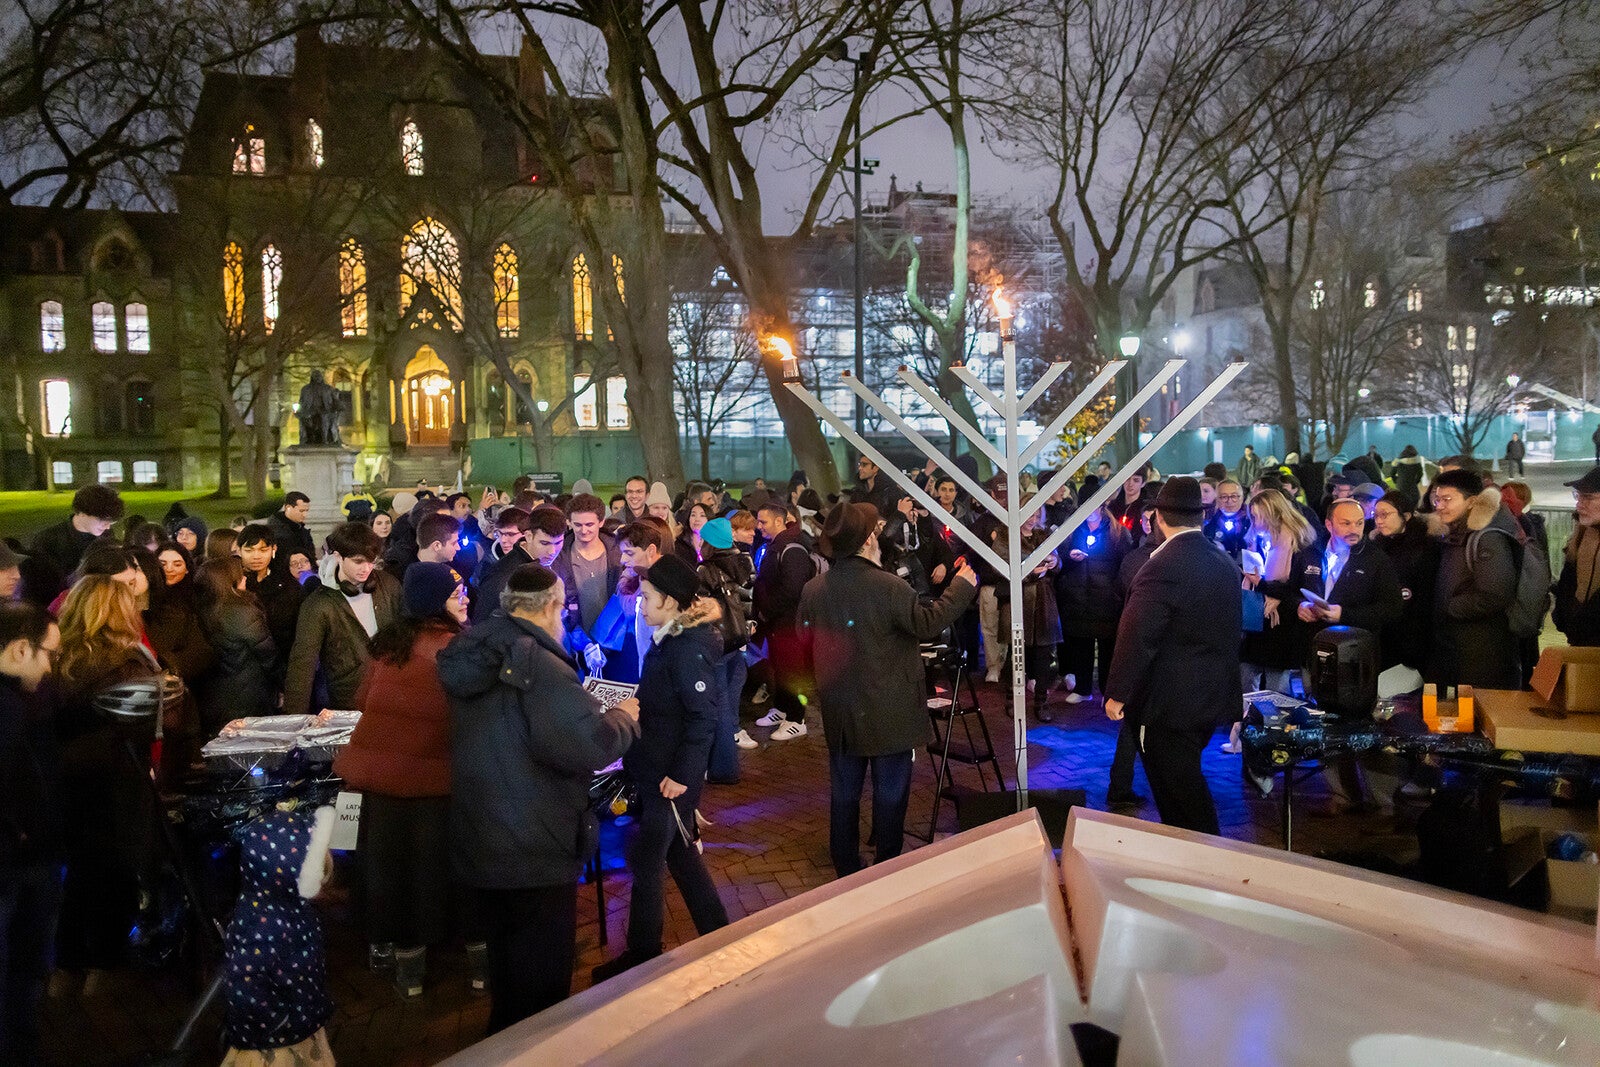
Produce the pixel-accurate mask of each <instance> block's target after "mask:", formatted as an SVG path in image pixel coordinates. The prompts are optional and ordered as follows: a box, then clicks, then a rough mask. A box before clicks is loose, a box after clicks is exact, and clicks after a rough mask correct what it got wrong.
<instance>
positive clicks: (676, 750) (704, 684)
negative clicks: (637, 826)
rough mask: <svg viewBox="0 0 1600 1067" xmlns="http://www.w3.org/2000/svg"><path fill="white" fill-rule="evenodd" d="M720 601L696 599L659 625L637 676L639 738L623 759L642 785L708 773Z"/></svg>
mask: <svg viewBox="0 0 1600 1067" xmlns="http://www.w3.org/2000/svg"><path fill="white" fill-rule="evenodd" d="M720 614H721V613H720V612H719V611H718V609H717V602H716V601H714V600H712V599H710V598H709V597H701V598H700V599H699V600H696V601H695V602H694V603H693V604H692V605H691V606H690V608H689V610H688V611H686V612H684V613H683V614H682V615H680V616H678V618H677V619H674V620H673V621H672V622H669V623H667V624H666V625H665V626H663V627H661V628H660V629H658V630H657V631H656V633H655V638H656V640H655V642H654V644H652V645H651V647H650V650H649V651H647V652H646V653H645V655H644V666H643V668H642V669H641V671H640V676H639V740H637V741H635V742H634V744H633V747H632V748H630V749H628V754H627V755H626V756H624V757H623V758H622V765H623V766H624V767H625V768H627V771H628V776H629V777H630V778H632V779H633V780H634V781H635V782H636V783H638V786H639V788H640V789H649V790H651V791H654V790H655V789H656V788H657V786H658V785H659V784H660V782H661V779H663V778H671V779H672V780H673V781H674V782H677V783H678V784H679V785H693V784H695V783H697V782H699V781H701V780H702V779H704V778H705V776H706V764H707V762H708V761H709V760H710V758H711V738H712V736H713V735H714V734H715V733H716V728H717V710H718V709H719V708H720V707H722V696H723V694H722V672H721V670H720V669H719V667H718V664H719V663H720V662H721V660H722V635H721V634H720V633H718V632H717V627H716V626H715V625H714V623H715V622H716V621H717V619H718V618H719V617H720Z"/></svg>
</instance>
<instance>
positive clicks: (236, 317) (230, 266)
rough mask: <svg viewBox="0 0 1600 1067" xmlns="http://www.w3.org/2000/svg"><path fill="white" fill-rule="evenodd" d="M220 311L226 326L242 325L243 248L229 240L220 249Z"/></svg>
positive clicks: (236, 327) (234, 327) (241, 326)
mask: <svg viewBox="0 0 1600 1067" xmlns="http://www.w3.org/2000/svg"><path fill="white" fill-rule="evenodd" d="M222 313H223V317H224V319H225V320H226V321H227V323H228V326H229V327H230V328H232V329H235V330H238V329H241V328H243V326H244V249H242V248H240V247H239V242H237V241H229V242H228V243H227V245H226V246H225V247H224V248H223V249H222Z"/></svg>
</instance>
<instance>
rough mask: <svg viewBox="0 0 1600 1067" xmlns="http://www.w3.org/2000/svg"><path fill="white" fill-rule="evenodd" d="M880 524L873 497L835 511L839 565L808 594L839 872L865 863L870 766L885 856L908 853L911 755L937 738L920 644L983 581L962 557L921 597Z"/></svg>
mask: <svg viewBox="0 0 1600 1067" xmlns="http://www.w3.org/2000/svg"><path fill="white" fill-rule="evenodd" d="M881 525H882V519H881V517H880V516H879V514H878V509H877V508H876V507H874V506H873V505H871V504H864V503H861V504H858V503H852V504H839V505H838V506H837V507H835V508H834V509H833V510H832V511H830V512H828V521H827V522H826V523H825V524H824V525H823V527H822V545H821V547H822V552H823V554H824V555H825V556H827V557H828V558H829V559H830V560H832V561H833V565H832V566H831V567H830V568H829V569H828V570H827V572H826V573H824V574H820V575H818V576H817V577H815V578H813V579H811V580H810V581H809V582H807V583H806V586H805V590H804V591H803V592H802V593H801V594H800V613H799V620H800V630H801V638H802V642H803V648H804V652H805V657H806V660H807V662H808V663H809V664H810V666H811V668H812V669H813V670H814V671H815V675H816V680H817V693H818V696H819V697H820V699H821V704H822V729H823V733H824V734H825V735H826V737H827V740H828V777H829V782H830V800H829V806H828V852H829V855H830V856H831V857H832V859H833V869H834V871H835V872H836V873H837V874H838V875H839V877H841V878H843V877H845V876H846V875H849V874H854V873H855V872H856V871H858V870H860V869H861V855H860V838H861V830H860V820H861V791H862V787H863V785H864V784H865V782H866V777H867V772H868V771H869V770H870V771H871V773H872V827H873V834H874V838H875V842H876V847H877V862H879V863H882V862H883V861H884V860H887V859H893V858H894V857H895V856H898V855H899V854H900V849H901V848H902V846H903V845H904V837H905V822H906V804H907V802H908V801H909V799H910V795H911V767H912V753H914V752H915V751H916V750H917V749H919V748H921V747H922V746H924V745H926V744H927V743H928V742H929V741H931V740H932V738H933V731H932V727H931V725H930V724H929V721H928V705H927V695H926V692H925V688H926V686H925V682H924V671H923V664H922V652H921V642H923V641H927V640H930V639H931V638H933V637H935V636H937V635H938V634H939V633H940V631H942V630H943V629H944V628H945V627H946V626H949V625H950V624H951V623H952V622H954V621H955V620H956V619H957V618H959V617H960V616H961V613H962V612H963V611H965V610H966V609H967V605H968V604H970V603H972V598H973V596H974V595H975V594H976V592H977V584H978V576H977V575H976V574H975V573H974V572H973V570H972V568H971V567H970V566H969V565H967V564H965V563H963V564H962V565H961V566H960V567H959V568H957V569H956V572H955V575H954V577H952V578H951V580H950V584H949V585H948V586H947V587H946V588H945V591H944V595H943V596H941V597H940V598H939V599H938V600H935V601H928V602H921V601H919V600H918V599H917V594H916V593H914V592H913V591H912V589H911V586H910V585H908V584H906V582H905V581H904V580H902V579H901V578H900V577H899V576H897V575H894V574H891V573H889V572H888V571H886V570H884V569H883V567H882V566H881V562H882V550H881V549H880V547H879V545H878V531H879V527H880V526H881Z"/></svg>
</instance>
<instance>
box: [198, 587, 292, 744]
mask: <svg viewBox="0 0 1600 1067" xmlns="http://www.w3.org/2000/svg"><path fill="white" fill-rule="evenodd" d="M205 620H206V629H207V630H209V631H210V633H211V640H212V642H213V647H215V648H216V650H217V662H216V666H215V667H214V668H213V669H212V671H211V673H210V674H209V675H208V676H207V677H206V679H205V680H204V681H203V682H202V683H201V685H200V711H201V715H202V716H203V717H204V720H205V723H206V725H207V726H208V727H209V728H210V729H211V731H212V732H215V731H216V730H217V729H219V728H220V727H221V726H222V725H223V724H224V723H227V722H229V721H231V720H233V719H237V718H242V717H244V716H247V715H271V714H273V712H275V711H276V710H277V707H278V662H279V659H280V657H279V655H278V645H277V642H276V641H274V640H273V639H272V632H271V630H270V629H268V627H267V616H266V614H265V613H264V612H262V610H261V608H260V606H259V605H258V604H256V602H255V600H254V599H253V598H251V597H248V596H245V597H229V598H228V599H226V600H223V601H219V602H218V603H216V604H214V605H212V606H211V607H210V608H208V609H207V610H206V612H205Z"/></svg>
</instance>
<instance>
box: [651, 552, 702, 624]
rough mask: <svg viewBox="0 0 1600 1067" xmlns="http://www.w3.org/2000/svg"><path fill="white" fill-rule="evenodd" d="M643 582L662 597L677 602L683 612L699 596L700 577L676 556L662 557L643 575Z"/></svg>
mask: <svg viewBox="0 0 1600 1067" xmlns="http://www.w3.org/2000/svg"><path fill="white" fill-rule="evenodd" d="M644 580H645V581H647V582H649V583H650V584H651V585H653V586H655V587H656V589H657V590H659V591H660V592H661V594H662V595H663V596H669V597H671V598H672V599H673V600H676V601H677V602H678V610H679V611H683V610H685V609H687V608H688V607H689V605H690V604H691V603H693V602H694V598H695V597H697V596H699V595H700V576H699V575H698V574H696V573H695V571H694V568H693V567H691V566H689V565H688V564H687V563H685V562H684V561H683V560H681V559H679V558H678V557H677V556H662V557H661V558H660V559H658V560H656V561H655V563H654V564H653V565H652V566H651V567H650V569H649V570H648V571H646V572H645V574H644Z"/></svg>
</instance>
